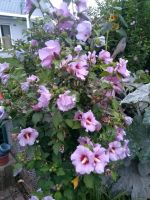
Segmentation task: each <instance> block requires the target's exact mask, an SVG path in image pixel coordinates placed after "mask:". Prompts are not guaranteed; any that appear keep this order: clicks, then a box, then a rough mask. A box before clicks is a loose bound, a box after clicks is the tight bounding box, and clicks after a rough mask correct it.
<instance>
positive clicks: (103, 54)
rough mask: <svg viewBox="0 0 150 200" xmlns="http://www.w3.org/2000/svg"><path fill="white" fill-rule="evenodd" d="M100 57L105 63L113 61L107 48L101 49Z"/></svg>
mask: <svg viewBox="0 0 150 200" xmlns="http://www.w3.org/2000/svg"><path fill="white" fill-rule="evenodd" d="M98 57H99V59H100V60H102V61H103V62H104V63H105V64H109V63H111V62H112V61H113V59H112V58H111V55H110V52H108V51H105V50H101V51H100V52H99V56H98Z"/></svg>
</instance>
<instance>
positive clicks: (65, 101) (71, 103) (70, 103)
mask: <svg viewBox="0 0 150 200" xmlns="http://www.w3.org/2000/svg"><path fill="white" fill-rule="evenodd" d="M70 93H71V92H70V91H66V92H65V93H64V94H60V95H59V98H58V99H57V106H58V108H59V110H61V111H63V112H65V111H68V110H71V109H72V108H74V107H75V105H76V97H75V95H70Z"/></svg>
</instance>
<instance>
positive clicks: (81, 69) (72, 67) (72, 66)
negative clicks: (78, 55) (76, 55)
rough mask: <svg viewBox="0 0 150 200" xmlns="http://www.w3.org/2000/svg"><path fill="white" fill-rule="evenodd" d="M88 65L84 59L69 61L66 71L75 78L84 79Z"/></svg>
mask: <svg viewBox="0 0 150 200" xmlns="http://www.w3.org/2000/svg"><path fill="white" fill-rule="evenodd" d="M87 68H88V65H87V62H86V61H85V60H84V61H82V60H81V61H76V62H71V63H69V64H68V68H67V71H68V72H69V73H72V74H74V75H75V76H76V77H77V78H79V79H81V80H85V77H86V76H87V75H88V73H89V72H88V70H87Z"/></svg>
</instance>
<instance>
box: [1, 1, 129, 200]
mask: <svg viewBox="0 0 150 200" xmlns="http://www.w3.org/2000/svg"><path fill="white" fill-rule="evenodd" d="M75 3H76V4H74V5H73V6H75V5H76V8H77V9H76V13H74V15H72V14H71V12H70V10H69V9H68V5H67V3H65V2H63V3H62V4H61V7H60V8H53V10H52V11H51V13H50V11H49V15H50V17H49V15H46V16H47V17H46V20H44V21H43V20H40V21H38V22H37V24H38V25H39V29H38V25H36V24H35V29H34V27H33V28H32V29H31V30H29V31H28V32H29V33H32V34H31V35H29V38H31V40H30V42H28V43H24V42H19V43H18V44H17V45H16V47H15V56H16V57H17V59H19V60H20V62H21V63H22V65H21V66H20V67H18V68H17V66H16V67H12V66H11V67H9V65H8V64H6V63H2V64H1V65H0V78H1V82H2V84H3V86H2V89H1V91H2V93H3V96H4V98H3V105H4V106H5V107H6V110H7V112H8V113H9V114H10V116H11V117H12V120H13V124H14V131H15V132H18V136H17V140H18V142H19V144H20V146H22V147H23V151H21V152H19V154H18V159H19V160H18V161H19V162H21V163H22V165H23V166H24V167H25V168H27V169H35V171H36V175H37V178H38V184H39V188H41V190H40V192H35V196H32V197H31V199H38V198H40V199H42V198H44V199H45V200H46V199H47V200H48V199H53V198H55V199H56V200H59V199H60V200H61V199H63V200H64V199H72V200H73V199H82V200H84V199H90V198H91V199H92V195H93V191H94V192H95V191H96V189H95V188H97V191H98V192H99V187H100V185H101V176H102V175H103V174H104V172H106V174H107V172H109V174H110V175H112V177H114V176H113V175H114V174H115V166H116V164H117V163H118V162H121V160H123V159H124V158H126V157H127V156H129V149H128V141H127V140H126V139H125V135H126V132H125V130H124V129H125V126H126V125H129V124H131V123H132V118H130V117H129V116H126V115H125V114H124V113H123V109H122V108H121V106H120V98H119V97H120V94H121V93H122V92H123V81H124V80H125V78H127V77H128V76H129V71H128V70H127V69H126V64H127V61H126V60H125V59H123V58H120V60H119V61H118V62H114V61H113V59H112V58H111V55H110V53H109V52H108V51H106V50H104V49H105V42H104V39H105V38H104V37H100V38H98V39H100V42H101V43H102V44H101V45H100V46H97V44H95V41H97V40H95V38H93V31H92V25H91V23H90V21H87V19H86V20H85V19H83V16H84V18H85V17H86V16H85V10H86V1H85V0H84V1H83V0H79V1H76V2H75ZM32 4H33V3H32V1H27V2H26V10H27V11H29V10H30V9H31V8H32ZM37 4H38V2H37ZM74 8H75V7H74ZM83 11H84V14H83V13H82V12H83ZM79 16H80V17H79ZM52 17H53V18H52ZM86 18H87V17H86ZM45 21H46V22H45ZM44 23H45V24H44ZM32 30H33V31H32ZM101 39H102V40H101ZM116 161H118V162H116ZM47 195H49V196H47ZM93 199H96V197H93Z"/></svg>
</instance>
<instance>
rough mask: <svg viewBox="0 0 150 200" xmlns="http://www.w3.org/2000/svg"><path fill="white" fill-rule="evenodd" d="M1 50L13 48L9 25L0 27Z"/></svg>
mask: <svg viewBox="0 0 150 200" xmlns="http://www.w3.org/2000/svg"><path fill="white" fill-rule="evenodd" d="M0 36H1V40H0V48H6V49H9V48H11V45H12V43H11V34H10V26H9V25H0Z"/></svg>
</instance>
